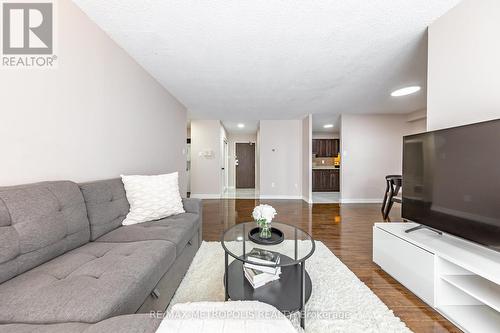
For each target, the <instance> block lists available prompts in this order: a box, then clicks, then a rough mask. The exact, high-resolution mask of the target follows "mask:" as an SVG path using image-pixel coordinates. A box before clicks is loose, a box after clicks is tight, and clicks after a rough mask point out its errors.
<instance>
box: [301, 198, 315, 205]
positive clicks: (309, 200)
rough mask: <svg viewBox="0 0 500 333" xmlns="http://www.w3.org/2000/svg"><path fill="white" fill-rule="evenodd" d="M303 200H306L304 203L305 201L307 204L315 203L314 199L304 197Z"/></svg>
mask: <svg viewBox="0 0 500 333" xmlns="http://www.w3.org/2000/svg"><path fill="white" fill-rule="evenodd" d="M302 200H304V201H305V202H307V203H308V204H312V203H313V201H312V198H306V197H302Z"/></svg>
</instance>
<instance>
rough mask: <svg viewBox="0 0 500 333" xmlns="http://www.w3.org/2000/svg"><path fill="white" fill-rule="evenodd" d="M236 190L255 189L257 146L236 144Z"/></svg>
mask: <svg viewBox="0 0 500 333" xmlns="http://www.w3.org/2000/svg"><path fill="white" fill-rule="evenodd" d="M236 160H237V161H238V165H236V188H255V144H254V143H236Z"/></svg>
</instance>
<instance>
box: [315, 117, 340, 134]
mask: <svg viewBox="0 0 500 333" xmlns="http://www.w3.org/2000/svg"><path fill="white" fill-rule="evenodd" d="M326 124H332V125H333V127H332V128H324V127H323V126H324V125H326ZM312 130H313V132H322V133H338V132H340V115H338V114H334V113H318V114H313V116H312Z"/></svg>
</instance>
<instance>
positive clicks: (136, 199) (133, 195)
mask: <svg viewBox="0 0 500 333" xmlns="http://www.w3.org/2000/svg"><path fill="white" fill-rule="evenodd" d="M121 177H122V181H123V185H124V186H125V192H126V194H127V200H128V202H129V204H130V211H129V213H128V214H127V217H126V218H125V220H123V222H122V224H123V225H131V224H136V223H143V222H149V221H154V220H159V219H162V218H165V217H168V216H171V215H176V214H181V213H184V212H185V211H184V206H183V205H182V198H181V195H180V193H179V175H178V173H177V172H174V173H169V174H166V175H158V176H123V175H122V176H121Z"/></svg>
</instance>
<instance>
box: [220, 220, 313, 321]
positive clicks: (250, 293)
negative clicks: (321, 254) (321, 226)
mask: <svg viewBox="0 0 500 333" xmlns="http://www.w3.org/2000/svg"><path fill="white" fill-rule="evenodd" d="M255 227H256V224H255V222H247V223H240V224H236V225H234V226H232V227H231V228H229V229H228V230H226V232H224V234H223V235H222V239H221V243H222V247H223V248H224V252H225V274H224V286H225V298H226V301H227V300H229V299H231V300H233V301H237V300H239V301H242V300H247V301H248V300H255V301H260V302H263V303H267V304H270V305H273V306H274V307H275V308H277V309H278V310H279V311H281V312H283V313H284V314H288V315H289V314H292V313H294V312H297V311H299V312H300V325H301V326H302V327H304V326H305V304H306V303H307V301H308V300H309V298H310V297H311V290H312V283H311V278H310V277H309V274H308V273H307V271H306V268H305V264H306V260H307V259H308V258H309V257H311V256H312V254H313V253H314V250H315V244H314V239H313V238H312V237H311V236H310V235H309V234H308V233H307V232H305V231H303V230H301V229H299V228H297V227H294V226H292V225H288V224H283V223H277V222H273V223H272V227H273V228H276V229H279V230H280V231H281V232H282V233H283V236H284V240H283V242H281V243H279V244H276V245H262V244H257V243H255V242H254V241H252V240H251V239H250V238H249V235H248V233H249V231H250V230H252V229H254V228H255ZM253 248H261V249H266V250H270V251H274V252H277V253H279V256H280V262H279V263H278V264H277V265H269V266H270V267H281V275H280V278H279V280H276V281H272V282H269V283H267V284H266V285H264V286H262V287H259V288H256V289H254V288H253V287H252V285H251V284H250V283H249V282H248V281H247V279H246V278H245V274H244V271H243V265H244V264H245V263H251V261H249V260H248V258H247V255H248V254H249V252H250V251H251V250H252V249H253ZM229 256H231V257H232V258H234V259H235V260H232V262H229Z"/></svg>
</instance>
